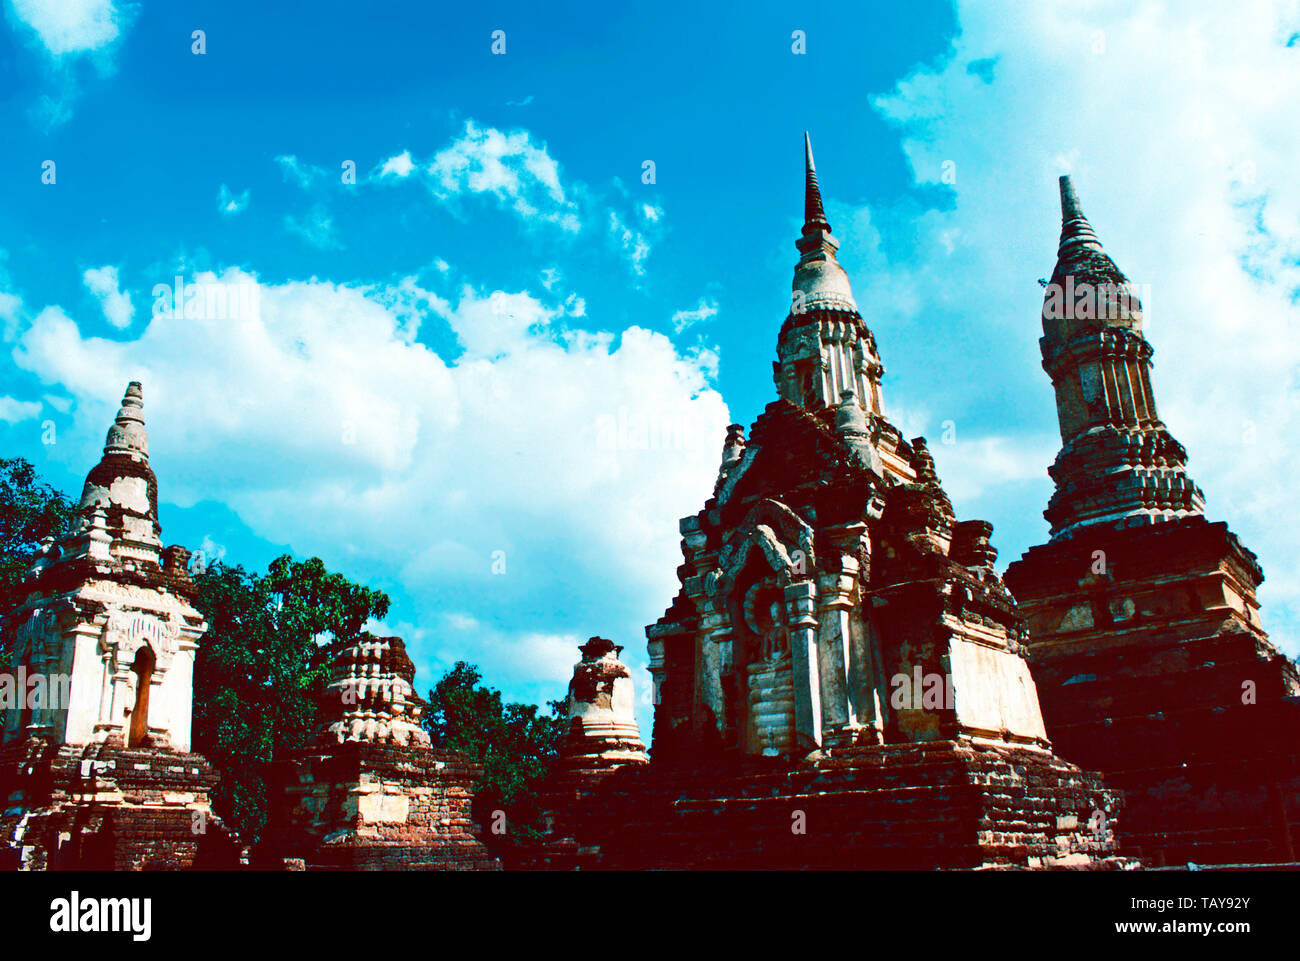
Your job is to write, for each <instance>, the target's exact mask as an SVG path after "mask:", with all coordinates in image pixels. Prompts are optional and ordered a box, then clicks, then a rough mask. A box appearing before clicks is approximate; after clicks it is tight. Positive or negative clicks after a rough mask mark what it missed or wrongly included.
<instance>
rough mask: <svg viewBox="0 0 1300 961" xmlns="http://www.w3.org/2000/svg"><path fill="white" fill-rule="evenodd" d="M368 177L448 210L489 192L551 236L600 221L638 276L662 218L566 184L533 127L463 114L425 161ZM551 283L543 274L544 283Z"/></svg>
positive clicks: (404, 158) (643, 206)
mask: <svg viewBox="0 0 1300 961" xmlns="http://www.w3.org/2000/svg"><path fill="white" fill-rule="evenodd" d="M278 159H279V160H280V161H281V164H282V165H283V166H284V167H285V168H286V172H287V173H288V175H290V176H294V177H298V176H301V174H300V173H299V172H298V171H299V170H300V169H301V165H300V164H298V162H297V160H296V159H295V158H287V157H281V158H278ZM290 161H292V163H290ZM290 171H292V173H289V172H290ZM305 179H307V180H308V181H310V179H311V178H310V176H307V177H306V178H305ZM369 181H370V182H371V183H390V184H396V183H398V182H403V181H410V182H419V183H422V184H424V186H425V187H426V188H427V189H428V191H429V193H430V194H431V195H432V196H433V197H434V198H435V199H436V200H437V201H438V202H439V203H441V204H444V205H446V206H447V207H448V208H450V209H451V210H453V211H457V210H459V209H460V207H461V206H462V205H463V204H464V203H465V201H466V199H467V198H472V197H479V198H486V199H489V200H490V201H491V202H493V203H495V204H496V205H497V206H498V207H499V208H500V209H502V210H505V211H508V212H510V213H512V214H513V215H515V216H517V217H518V218H519V219H520V221H521V222H522V223H523V224H524V225H525V226H526V227H529V228H532V227H540V228H541V229H543V230H546V231H549V233H547V234H546V236H547V238H548V239H550V238H554V237H555V236H556V233H555V231H557V230H558V231H559V235H560V236H569V237H572V236H576V235H578V234H580V233H581V232H582V231H583V230H584V229H585V228H586V227H587V226H588V225H589V224H595V225H596V229H601V227H602V225H603V226H604V229H605V230H606V232H607V234H606V241H605V242H606V243H607V244H609V245H610V246H612V248H613V249H614V250H615V251H616V252H618V254H619V255H620V256H621V257H622V258H623V259H624V260H626V261H627V263H628V264H629V266H630V267H631V268H632V271H633V272H634V273H635V274H637V275H638V276H643V275H644V274H645V261H646V258H647V257H648V256H649V254H650V251H651V248H652V246H653V243H654V241H655V238H656V237H657V236H658V234H659V233H660V231H661V230H662V227H661V224H662V222H663V220H664V210H663V208H662V207H660V206H659V205H658V204H648V203H644V202H642V203H639V204H637V203H631V202H629V203H628V204H627V205H626V206H627V212H626V213H625V212H621V211H620V210H618V209H614V208H612V207H611V206H610V205H609V203H608V201H607V200H606V198H604V197H602V196H601V195H600V194H599V193H598V192H596V191H594V190H593V189H592V188H590V187H589V186H588V185H586V184H584V183H581V182H579V181H571V180H570V181H567V182H566V181H565V180H564V179H563V178H562V176H561V171H560V165H559V163H558V161H556V160H555V158H554V157H552V156H551V154H550V152H549V150H548V148H547V146H546V144H545V143H544V142H541V141H539V140H538V139H537V138H535V137H534V136H533V134H532V133H531V132H530V131H528V130H524V129H515V130H510V131H503V130H498V129H496V128H495V127H482V126H480V125H479V124H477V123H475V122H474V121H473V120H467V121H466V122H465V127H464V129H463V130H462V131H461V134H460V136H459V137H457V138H456V139H455V140H454V141H452V143H451V144H449V145H448V146H446V147H444V148H443V149H442V150H440V151H438V152H437V153H436V154H434V156H433V157H432V158H430V159H429V160H425V161H422V160H418V159H416V158H414V157H413V156H412V155H411V151H409V150H403V151H402V152H401V153H400V154H397V155H396V156H393V157H389V158H388V159H387V160H385V161H384V162H383V163H382V164H380V165H379V166H378V167H377V168H376V169H375V170H374V171H373V172H372V174H371V175H370V177H369ZM615 186H616V187H617V188H618V192H619V193H620V195H621V196H622V197H623V198H624V199H627V198H628V194H627V191H626V189H625V188H624V187H623V186H622V185H621V184H620V183H619V182H618V181H617V180H615ZM553 282H554V280H553V279H552V278H548V279H547V280H546V281H544V285H545V284H548V283H553ZM547 289H550V288H549V287H547Z"/></svg>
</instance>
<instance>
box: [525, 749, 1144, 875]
mask: <svg viewBox="0 0 1300 961" xmlns="http://www.w3.org/2000/svg"><path fill="white" fill-rule="evenodd" d="M584 800H585V803H582V804H578V805H573V806H572V807H571V808H570V811H571V815H570V816H571V818H572V819H573V820H572V823H570V824H568V825H557V830H556V832H555V834H556V837H557V839H559V838H560V837H562V836H564V835H567V836H568V837H567V841H566V842H565V843H562V844H558V845H554V846H552V847H551V848H550V849H549V850H545V851H538V852H536V856H535V857H534V858H532V859H524V860H523V861H521V862H520V864H518V865H514V864H512V865H511V866H512V867H514V866H519V867H534V868H536V867H551V868H566V867H569V868H571V867H575V866H579V867H586V868H608V869H718V870H737V869H741V870H752V869H784V870H790V869H808V868H816V869H895V870H928V869H936V868H944V869H975V868H1004V869H1015V868H1074V869H1097V868H1108V867H1112V868H1118V867H1124V866H1128V862H1126V861H1125V860H1124V859H1121V858H1119V857H1117V856H1116V849H1115V842H1114V839H1113V838H1114V833H1113V832H1114V827H1115V825H1116V824H1117V823H1118V821H1119V815H1120V806H1121V798H1120V796H1119V795H1118V793H1117V792H1114V791H1111V790H1108V789H1107V788H1106V787H1104V786H1103V785H1102V783H1101V780H1100V778H1099V776H1098V775H1095V774H1091V773H1088V772H1084V771H1081V770H1080V769H1079V768H1077V767H1075V766H1074V765H1072V764H1068V763H1066V762H1064V761H1062V760H1061V759H1060V758H1057V757H1055V756H1053V755H1052V754H1050V753H1047V752H1045V751H1042V750H1038V749H1034V748H1026V747H1012V746H1005V745H1001V746H982V745H979V744H976V743H973V742H969V741H964V740H963V741H935V742H925V743H909V744H889V745H880V746H868V747H855V748H846V749H842V750H836V751H832V752H830V753H829V754H827V755H824V756H819V755H813V756H811V757H810V758H809V759H807V760H804V761H788V760H781V759H775V758H774V759H764V758H747V759H744V760H740V759H735V760H730V761H726V760H719V761H717V762H716V763H711V764H708V765H702V766H700V767H697V768H692V769H689V770H688V769H677V770H664V769H663V768H662V766H657V765H655V764H654V763H651V764H650V765H648V766H641V767H627V768H620V769H619V770H617V771H614V772H612V773H610V774H609V775H608V776H606V777H605V778H604V779H603V780H602V781H601V782H600V783H599V784H598V785H597V786H596V787H595V788H594V789H593V790H592V791H591V792H590V793H589V794H588V795H587V796H586V797H585V799H584ZM1098 811H1100V812H1102V813H1101V815H1097V814H1095V813H1094V812H1098Z"/></svg>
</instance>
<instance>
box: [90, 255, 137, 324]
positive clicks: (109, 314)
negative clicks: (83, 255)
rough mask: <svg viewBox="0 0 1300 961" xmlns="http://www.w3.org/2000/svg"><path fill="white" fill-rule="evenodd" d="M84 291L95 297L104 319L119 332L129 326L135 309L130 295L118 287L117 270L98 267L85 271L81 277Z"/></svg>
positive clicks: (110, 267)
mask: <svg viewBox="0 0 1300 961" xmlns="http://www.w3.org/2000/svg"><path fill="white" fill-rule="evenodd" d="M81 280H82V283H84V284H85V285H86V289H87V290H89V291H90V292H91V293H92V294H94V295H95V297H96V299H98V300H99V305H100V307H101V308H102V309H103V311H104V317H105V318H106V319H107V320H108V322H109V323H110V324H112V325H113V326H114V327H117V328H118V329H119V330H120V329H122V328H124V327H129V326H130V325H131V317H132V316H133V315H134V314H135V307H134V306H132V304H131V295H130V294H128V293H126V292H125V291H123V290H122V289H121V288H120V287H119V286H118V281H117V268H116V267H112V266H108V267H99V268H96V269H92V270H87V271H86V272H85V273H84V274H82V275H81Z"/></svg>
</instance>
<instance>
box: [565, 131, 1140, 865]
mask: <svg viewBox="0 0 1300 961" xmlns="http://www.w3.org/2000/svg"><path fill="white" fill-rule="evenodd" d="M805 146H806V185H805V208H804V209H805V218H804V219H805V223H804V227H803V233H802V236H801V237H800V239H799V240H798V242H797V247H798V250H799V253H800V259H799V262H798V265H797V266H796V268H795V272H794V283H793V294H792V307H791V311H790V313H789V315H788V316H787V318H786V320H785V323H784V325H783V326H782V328H781V331H780V336H779V338H778V341H777V357H778V360H777V362H776V363H775V364H774V367H773V373H774V379H775V382H776V388H777V393H778V396H779V399H778V400H776V401H775V402H773V403H772V404H769V405H768V407H767V409H766V410H765V411H764V412H763V413H762V414H761V415H760V416H759V418H758V420H757V421H756V422H755V423H754V425H753V427H752V428H751V429H750V431H749V434H748V436H746V434H745V432H744V431H743V430H742V429H741V428H740V427H739V426H738V425H733V426H732V427H731V428H730V429H729V431H728V435H727V438H726V442H725V444H724V447H723V452H722V464H721V468H720V470H719V474H718V480H717V484H716V486H715V489H714V494H713V497H711V498H710V499H709V500H708V502H706V503H705V505H704V508H703V509H702V510H701V511H700V512H699V513H698V514H694V515H692V516H690V517H687V518H685V519H683V520H682V522H681V532H682V536H683V541H682V550H683V553H684V556H685V563H684V564H683V565H682V566H681V567H680V568H679V569H678V573H679V576H680V579H681V590H680V592H679V593H678V595H677V597H676V599H675V600H674V601H673V603H672V605H671V606H670V607H669V609H668V611H667V613H666V614H665V615H664V616H663V617H662V618H661V619H660V620H659V622H658V623H656V624H654V625H651V626H650V627H649V628H648V629H647V632H646V633H647V635H648V637H649V647H650V671H651V674H652V676H653V681H654V703H655V730H654V741H653V759H652V761H651V763H650V764H649V765H643V764H626V765H623V766H620V767H618V768H617V769H616V770H614V771H612V772H602V775H601V778H600V780H599V782H598V783H597V784H596V786H595V787H594V788H593V789H592V790H591V792H590V794H589V795H588V796H587V797H585V798H584V802H583V804H582V805H581V806H580V807H581V809H582V813H581V816H580V817H579V819H578V821H577V822H576V824H575V825H574V827H575V833H576V835H577V837H576V844H577V846H578V847H579V848H580V849H581V850H583V851H584V852H585V854H586V859H587V863H590V864H592V865H593V866H603V867H623V868H656V867H670V868H686V867H710V868H796V867H859V868H865V867H890V868H934V867H949V868H963V867H964V868H976V867H994V866H1002V867H1051V866H1061V867H1065V866H1068V867H1097V866H1102V865H1103V864H1108V863H1109V864H1116V863H1118V859H1116V858H1114V857H1112V855H1113V853H1114V842H1113V837H1112V834H1111V832H1110V830H1109V826H1110V825H1113V824H1115V823H1117V822H1118V820H1119V817H1120V811H1119V807H1120V800H1119V798H1118V797H1117V796H1116V795H1115V794H1114V793H1113V792H1111V791H1109V790H1107V789H1106V788H1105V786H1103V784H1102V783H1101V781H1100V779H1099V778H1098V777H1097V776H1096V775H1095V774H1091V773H1088V772H1086V771H1082V770H1080V769H1079V768H1078V767H1076V766H1074V765H1073V764H1071V763H1069V762H1068V761H1065V760H1062V759H1061V758H1060V757H1058V756H1057V755H1055V754H1054V753H1053V751H1052V746H1051V744H1050V743H1049V741H1048V738H1047V734H1046V732H1045V730H1044V727H1043V721H1042V717H1041V715H1040V713H1039V706H1038V698H1037V693H1036V691H1035V688H1034V682H1033V679H1032V677H1031V675H1030V671H1029V667H1028V664H1027V662H1026V659H1025V645H1026V643H1027V641H1028V635H1027V632H1026V629H1025V622H1024V619H1023V618H1022V616H1021V615H1020V613H1019V611H1018V610H1017V608H1016V604H1015V601H1014V600H1013V599H1012V598H1011V596H1010V594H1008V592H1007V590H1006V588H1005V587H1004V586H1003V584H1002V580H1001V578H999V577H998V575H997V573H996V572H995V570H994V567H993V564H994V560H995V558H996V556H997V555H996V552H995V551H994V550H993V548H992V547H991V546H990V545H989V536H990V534H991V532H992V527H991V526H990V525H989V524H987V523H984V522H982V521H958V520H957V518H956V517H955V516H954V514H953V510H952V505H951V504H950V503H949V501H948V498H947V496H946V495H945V494H944V492H943V488H942V486H941V485H940V483H939V479H938V477H937V476H936V474H935V470H934V462H933V460H932V459H931V457H930V454H929V451H928V450H927V449H926V445H925V442H924V441H923V440H922V439H920V438H917V439H915V440H912V441H911V442H908V441H906V440H904V438H903V437H902V435H901V434H900V433H899V432H898V430H897V428H895V427H894V426H893V424H891V423H890V422H889V420H888V419H887V418H886V417H885V415H884V413H883V411H882V403H881V378H882V375H883V373H884V368H883V367H882V366H881V363H880V358H879V355H878V353H877V351H876V345H875V340H874V338H873V337H872V334H871V332H870V330H869V329H868V328H867V326H866V324H865V323H864V321H863V318H862V316H861V314H860V313H859V311H858V308H857V304H856V302H855V301H854V299H853V293H852V290H851V289H850V286H849V281H848V277H847V276H846V275H845V273H844V270H843V269H842V268H841V267H840V265H839V263H838V262H837V261H836V257H835V254H836V250H837V248H838V246H839V245H838V242H837V241H836V240H835V239H834V237H832V236H831V229H830V225H829V224H828V223H827V221H826V216H825V212H824V210H823V207H822V200H821V193H820V189H819V187H818V183H817V175H816V172H815V169H814V166H813V159H812V149H811V146H808V145H807V143H805Z"/></svg>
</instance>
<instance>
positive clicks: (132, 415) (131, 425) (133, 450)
mask: <svg viewBox="0 0 1300 961" xmlns="http://www.w3.org/2000/svg"><path fill="white" fill-rule="evenodd" d="M104 453H105V454H114V453H118V454H140V455H143V456H144V457H145V458H148V456H149V432H148V431H147V430H145V426H144V392H143V390H142V389H141V386H140V382H139V381H138V380H133V381H131V383H129V384H127V385H126V393H125V394H124V395H123V396H122V406H121V407H120V408H118V411H117V418H116V419H115V420H114V422H113V426H112V427H110V428H109V429H108V437H107V438H106V439H105V440H104Z"/></svg>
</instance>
